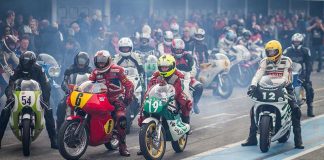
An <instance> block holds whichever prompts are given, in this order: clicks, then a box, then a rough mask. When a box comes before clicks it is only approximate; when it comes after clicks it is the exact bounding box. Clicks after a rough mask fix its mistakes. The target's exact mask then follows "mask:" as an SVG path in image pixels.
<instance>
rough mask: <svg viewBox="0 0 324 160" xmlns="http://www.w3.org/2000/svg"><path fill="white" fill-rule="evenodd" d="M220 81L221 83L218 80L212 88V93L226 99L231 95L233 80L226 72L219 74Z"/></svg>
mask: <svg viewBox="0 0 324 160" xmlns="http://www.w3.org/2000/svg"><path fill="white" fill-rule="evenodd" d="M221 81H222V83H220V82H218V85H217V88H214V89H213V95H219V96H220V97H222V98H224V99H227V98H228V97H230V96H231V95H232V92H233V88H234V86H233V82H232V80H231V78H230V76H229V75H227V74H223V75H221ZM221 84H222V85H221ZM216 93H217V94H216Z"/></svg>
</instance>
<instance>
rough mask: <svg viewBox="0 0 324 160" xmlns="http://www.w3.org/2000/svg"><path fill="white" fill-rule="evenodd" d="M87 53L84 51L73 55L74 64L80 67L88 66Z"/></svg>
mask: <svg viewBox="0 0 324 160" xmlns="http://www.w3.org/2000/svg"><path fill="white" fill-rule="evenodd" d="M89 62H90V60H89V55H88V53H86V52H79V53H78V54H77V55H76V56H75V57H74V65H75V66H77V67H78V66H80V68H84V67H88V66H89Z"/></svg>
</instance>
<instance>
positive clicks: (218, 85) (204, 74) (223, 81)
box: [197, 53, 233, 98]
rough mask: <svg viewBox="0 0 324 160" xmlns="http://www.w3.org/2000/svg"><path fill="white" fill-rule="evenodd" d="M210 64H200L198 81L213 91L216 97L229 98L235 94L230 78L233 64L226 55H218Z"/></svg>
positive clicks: (210, 60)
mask: <svg viewBox="0 0 324 160" xmlns="http://www.w3.org/2000/svg"><path fill="white" fill-rule="evenodd" d="M213 56H214V59H209V60H208V61H209V62H208V63H202V64H200V72H199V74H198V76H197V79H198V80H199V81H200V82H201V83H202V84H203V86H204V88H210V89H212V90H213V95H214V96H220V97H222V98H228V97H229V96H231V94H232V92H233V82H232V80H231V77H230V76H229V71H230V68H231V62H230V60H229V59H228V57H227V56H226V55H225V54H222V53H217V54H215V55H213Z"/></svg>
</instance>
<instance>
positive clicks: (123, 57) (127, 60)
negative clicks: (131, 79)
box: [114, 37, 145, 84]
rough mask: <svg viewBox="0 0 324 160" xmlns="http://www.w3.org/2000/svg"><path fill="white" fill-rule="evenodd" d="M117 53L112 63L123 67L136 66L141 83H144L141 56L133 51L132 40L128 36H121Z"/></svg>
mask: <svg viewBox="0 0 324 160" xmlns="http://www.w3.org/2000/svg"><path fill="white" fill-rule="evenodd" d="M118 48H119V54H117V55H116V56H115V58H114V63H115V64H117V65H119V66H121V67H124V68H128V67H130V68H136V69H137V72H138V74H140V76H141V81H142V84H144V77H145V72H144V67H143V63H142V60H141V56H140V55H139V54H138V53H136V52H133V42H132V40H131V39H130V38H128V37H124V38H121V39H120V40H119V42H118Z"/></svg>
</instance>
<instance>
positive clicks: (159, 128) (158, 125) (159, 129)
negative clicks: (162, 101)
mask: <svg viewBox="0 0 324 160" xmlns="http://www.w3.org/2000/svg"><path fill="white" fill-rule="evenodd" d="M161 129H162V117H160V121H159V123H158V124H157V133H158V134H157V140H158V142H160V140H161Z"/></svg>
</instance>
